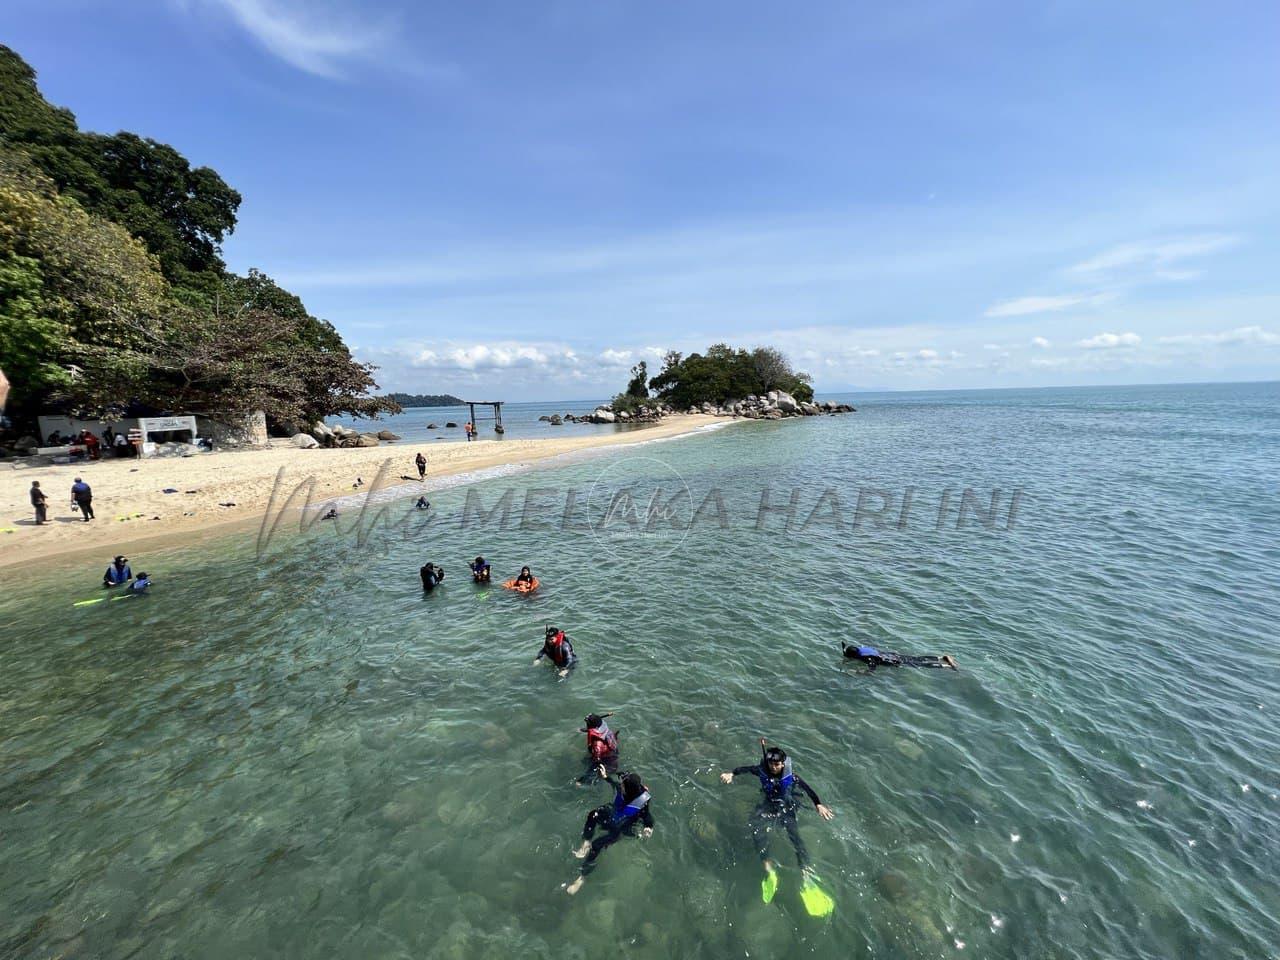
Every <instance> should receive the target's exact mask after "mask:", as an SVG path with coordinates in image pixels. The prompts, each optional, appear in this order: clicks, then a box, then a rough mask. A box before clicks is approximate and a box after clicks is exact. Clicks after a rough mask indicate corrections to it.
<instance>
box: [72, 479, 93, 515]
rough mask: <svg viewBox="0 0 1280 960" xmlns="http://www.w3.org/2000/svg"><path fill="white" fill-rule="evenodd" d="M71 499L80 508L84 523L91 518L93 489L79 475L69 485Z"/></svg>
mask: <svg viewBox="0 0 1280 960" xmlns="http://www.w3.org/2000/svg"><path fill="white" fill-rule="evenodd" d="M71 500H72V502H74V503H75V505H76V506H77V507H79V508H80V513H81V514H82V515H83V516H84V522H85V523H88V522H89V521H90V520H92V519H93V490H91V489H90V487H89V485H88V484H87V483H85V482H84V481H83V480H81V479H80V478H79V477H76V482H75V483H73V484H72V485H71Z"/></svg>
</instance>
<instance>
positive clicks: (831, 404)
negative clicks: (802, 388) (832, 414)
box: [822, 400, 836, 410]
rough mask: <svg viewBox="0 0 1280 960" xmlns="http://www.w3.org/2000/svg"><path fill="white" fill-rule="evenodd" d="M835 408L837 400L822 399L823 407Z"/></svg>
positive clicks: (825, 408)
mask: <svg viewBox="0 0 1280 960" xmlns="http://www.w3.org/2000/svg"><path fill="white" fill-rule="evenodd" d="M835 408H836V402H835V401H834V400H823V401H822V409H823V410H834V409H835Z"/></svg>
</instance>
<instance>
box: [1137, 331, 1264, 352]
mask: <svg viewBox="0 0 1280 960" xmlns="http://www.w3.org/2000/svg"><path fill="white" fill-rule="evenodd" d="M1157 342H1159V343H1167V344H1177V345H1183V344H1191V345H1196V346H1242V345H1247V346H1259V347H1271V346H1276V345H1277V344H1280V334H1275V333H1271V332H1269V331H1267V330H1264V329H1262V327H1236V328H1235V329H1234V330H1223V331H1222V332H1221V333H1183V334H1178V335H1177V336H1172V337H1161V338H1160V339H1159V341H1157Z"/></svg>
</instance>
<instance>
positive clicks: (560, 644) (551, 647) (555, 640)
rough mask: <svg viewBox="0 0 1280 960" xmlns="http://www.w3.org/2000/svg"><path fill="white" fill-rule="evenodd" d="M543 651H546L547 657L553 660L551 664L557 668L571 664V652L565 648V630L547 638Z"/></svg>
mask: <svg viewBox="0 0 1280 960" xmlns="http://www.w3.org/2000/svg"><path fill="white" fill-rule="evenodd" d="M542 649H543V650H544V651H546V654H547V656H548V657H550V658H551V662H552V663H554V664H555V665H556V666H557V667H563V666H565V665H566V664H567V663H568V662H569V651H568V650H566V649H565V647H564V631H563V630H561V631H559V632H558V633H556V634H555V636H551V637H547V640H546V642H545V643H544V644H543V645H542Z"/></svg>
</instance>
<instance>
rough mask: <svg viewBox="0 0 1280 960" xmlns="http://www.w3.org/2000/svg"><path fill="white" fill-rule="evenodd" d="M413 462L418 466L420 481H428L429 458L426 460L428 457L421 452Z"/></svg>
mask: <svg viewBox="0 0 1280 960" xmlns="http://www.w3.org/2000/svg"><path fill="white" fill-rule="evenodd" d="M413 462H414V463H415V464H416V465H417V467H418V479H419V480H425V479H427V458H426V456H424V455H423V453H422V452H421V451H419V452H418V455H417V456H416V457H414V458H413Z"/></svg>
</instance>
